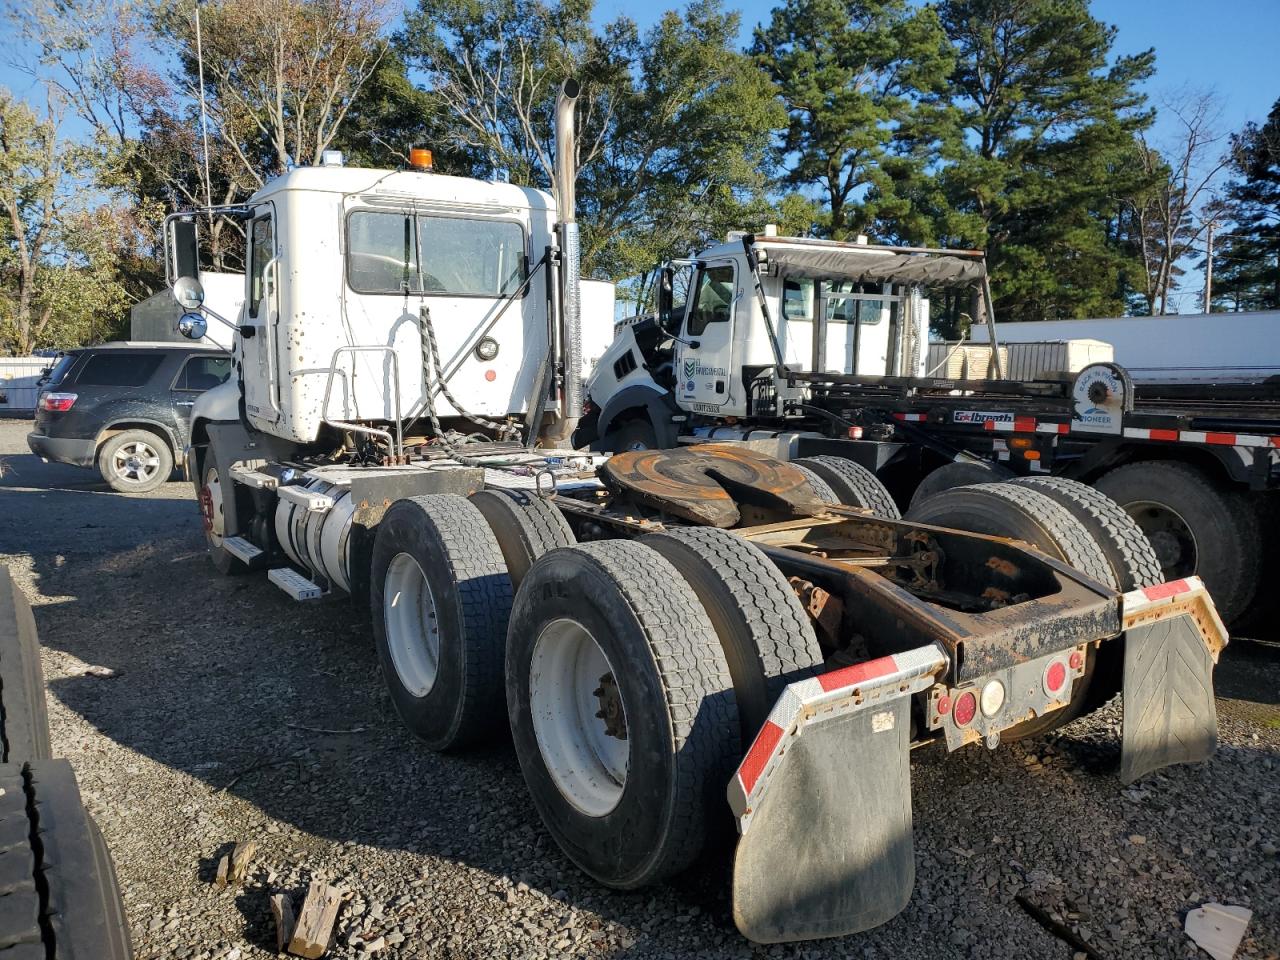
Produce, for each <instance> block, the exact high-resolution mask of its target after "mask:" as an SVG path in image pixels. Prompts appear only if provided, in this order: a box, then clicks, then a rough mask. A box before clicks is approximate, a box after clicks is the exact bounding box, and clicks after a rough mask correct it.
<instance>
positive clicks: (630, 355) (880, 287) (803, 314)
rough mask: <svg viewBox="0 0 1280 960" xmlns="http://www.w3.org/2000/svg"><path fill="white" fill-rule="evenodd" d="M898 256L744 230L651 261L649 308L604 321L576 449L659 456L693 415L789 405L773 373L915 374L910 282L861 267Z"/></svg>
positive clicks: (915, 304) (922, 340) (921, 345)
mask: <svg viewBox="0 0 1280 960" xmlns="http://www.w3.org/2000/svg"><path fill="white" fill-rule="evenodd" d="M899 256H900V254H897V251H896V249H895V248H886V247H876V246H872V245H870V244H867V243H865V242H861V243H857V244H844V243H836V242H832V241H817V240H807V239H801V238H788V237H776V236H771V235H769V236H761V237H754V236H750V235H745V234H744V235H731V236H730V238H729V239H728V240H726V242H725V243H722V244H718V245H716V246H714V247H710V248H708V249H706V250H704V251H702V252H701V253H699V254H698V256H697V257H696V258H693V259H691V260H677V261H671V262H668V263H665V264H662V265H661V266H660V267H658V268H657V269H656V272H655V282H654V288H655V290H656V291H657V293H656V297H655V299H656V308H655V310H654V311H653V312H651V313H649V314H647V315H642V316H638V317H634V318H631V319H628V320H625V321H623V322H622V323H620V324H619V325H618V328H617V330H616V333H615V339H614V343H613V344H612V345H611V347H610V348H609V350H608V351H606V353H605V355H604V357H603V358H602V360H601V362H600V363H599V364H597V366H596V369H595V372H594V373H593V375H592V376H591V378H590V379H589V381H588V384H587V393H588V397H589V398H590V401H591V404H592V406H593V408H594V409H593V410H592V411H591V413H590V416H591V417H592V419H591V420H590V421H588V422H587V424H586V425H585V428H584V429H583V430H582V431H580V434H579V440H580V441H581V442H584V443H591V444H594V445H595V446H596V447H597V448H598V449H602V450H606V449H607V450H613V449H615V448H621V449H625V448H627V447H634V446H636V445H639V446H651V445H658V446H669V445H671V444H672V443H673V442H674V440H675V438H676V436H677V435H678V433H679V432H680V425H681V424H687V423H689V422H690V421H691V420H696V419H697V418H699V417H708V418H714V419H721V418H746V417H752V416H758V415H760V414H761V413H762V412H763V411H764V410H766V409H767V410H770V411H775V410H776V408H777V406H778V404H779V402H781V403H782V404H783V405H784V406H785V405H786V404H798V403H801V402H803V400H804V398H805V396H806V393H805V391H804V390H803V389H796V388H794V387H792V386H791V385H790V384H789V383H788V382H787V380H788V378H787V374H786V373H785V371H816V372H820V373H827V374H835V375H872V376H885V375H891V376H918V375H923V373H924V372H925V371H924V364H925V359H926V354H927V351H926V349H925V346H926V344H927V342H928V329H929V301H928V299H927V297H926V295H925V288H924V286H923V285H922V283H920V282H919V281H918V280H915V279H912V278H908V279H907V280H905V281H904V282H900V281H899V279H898V278H897V277H895V276H893V275H892V274H891V273H888V272H886V271H880V272H878V273H876V272H874V271H873V272H872V274H870V275H869V274H868V273H867V271H866V268H867V265H868V264H871V265H876V264H877V263H879V262H880V261H881V260H884V258H887V260H884V262H885V263H886V264H888V262H890V261H893V262H896V260H897V259H898V257H899ZM777 412H779V413H781V412H782V411H777Z"/></svg>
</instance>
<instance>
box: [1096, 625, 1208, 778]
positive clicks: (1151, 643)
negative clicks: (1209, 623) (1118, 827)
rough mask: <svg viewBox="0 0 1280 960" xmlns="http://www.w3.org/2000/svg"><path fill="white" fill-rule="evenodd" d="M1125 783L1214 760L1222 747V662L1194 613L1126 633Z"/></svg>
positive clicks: (1122, 760) (1122, 766)
mask: <svg viewBox="0 0 1280 960" xmlns="http://www.w3.org/2000/svg"><path fill="white" fill-rule="evenodd" d="M1124 642H1125V651H1124V740H1123V748H1122V751H1121V754H1120V780H1121V781H1122V782H1124V783H1132V782H1133V781H1135V780H1137V779H1138V778H1140V777H1143V776H1145V775H1146V774H1148V773H1150V772H1151V771H1152V770H1158V769H1159V768H1161V767H1167V766H1169V765H1170V764H1173V763H1194V762H1196V761H1198V760H1207V759H1208V758H1209V757H1210V756H1212V754H1213V751H1214V749H1215V748H1216V747H1217V743H1218V709H1217V704H1216V703H1215V701H1214V698H1213V664H1214V660H1215V659H1216V657H1215V655H1214V653H1215V651H1213V650H1211V649H1210V647H1209V646H1208V645H1207V644H1206V642H1205V639H1204V638H1203V636H1202V634H1201V630H1200V627H1199V626H1198V625H1197V623H1196V620H1195V618H1194V617H1193V616H1192V614H1190V613H1183V614H1180V615H1178V616H1174V617H1170V618H1168V619H1164V620H1160V621H1157V622H1155V623H1147V624H1142V625H1140V626H1135V627H1130V628H1129V629H1128V630H1127V631H1126V632H1125V641H1124Z"/></svg>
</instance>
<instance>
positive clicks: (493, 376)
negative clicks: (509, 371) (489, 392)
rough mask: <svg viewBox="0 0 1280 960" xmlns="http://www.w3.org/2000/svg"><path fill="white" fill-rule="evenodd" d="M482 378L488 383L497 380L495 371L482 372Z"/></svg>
mask: <svg viewBox="0 0 1280 960" xmlns="http://www.w3.org/2000/svg"><path fill="white" fill-rule="evenodd" d="M484 378H485V379H486V380H488V381H489V382H490V383H493V381H495V380H497V379H498V372H497V371H496V370H486V371H485V372H484Z"/></svg>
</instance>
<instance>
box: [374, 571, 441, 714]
mask: <svg viewBox="0 0 1280 960" xmlns="http://www.w3.org/2000/svg"><path fill="white" fill-rule="evenodd" d="M382 622H383V623H384V624H385V625H386V630H387V649H388V650H389V651H390V653H391V665H392V666H393V667H394V668H395V671H396V676H397V677H398V678H399V680H400V685H401V686H403V687H404V688H405V690H407V691H408V692H409V693H410V694H412V695H413V696H415V697H425V696H426V695H427V694H428V693H430V692H431V688H432V687H433V686H435V683H436V674H437V672H438V671H439V668H440V618H439V617H438V616H437V615H436V601H435V597H434V596H433V595H432V593H431V586H430V584H428V583H427V577H426V574H424V573H423V572H422V567H421V566H420V565H419V563H418V561H417V560H415V559H414V558H413V557H411V556H410V555H409V554H407V553H398V554H396V556H395V557H394V558H392V560H391V565H390V566H389V567H387V581H386V587H385V589H384V590H383V592H382Z"/></svg>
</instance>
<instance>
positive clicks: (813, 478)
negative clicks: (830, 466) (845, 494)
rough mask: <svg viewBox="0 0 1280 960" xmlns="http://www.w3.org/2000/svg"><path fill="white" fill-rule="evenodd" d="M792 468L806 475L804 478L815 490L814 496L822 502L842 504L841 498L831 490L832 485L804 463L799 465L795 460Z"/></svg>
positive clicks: (792, 462)
mask: <svg viewBox="0 0 1280 960" xmlns="http://www.w3.org/2000/svg"><path fill="white" fill-rule="evenodd" d="M791 466H793V467H795V468H796V469H797V470H799V471H800V472H801V473H803V474H804V478H805V479H806V480H808V481H809V486H810V487H812V488H813V492H814V494H815V495H816V496H817V498H818V499H819V500H820V501H821V502H823V503H836V504H838V503H839V502H840V498H839V497H838V496H836V492H835V491H834V490H832V489H831V485H830V484H828V483H827V481H825V480H823V479H822V478H821V477H820V476H818V474H817V473H816V472H815V471H813V470H810V469H809V468H808V467H806V466H805V465H804V464H803V463H799V462H798V461H795V460H793V461H791Z"/></svg>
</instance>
